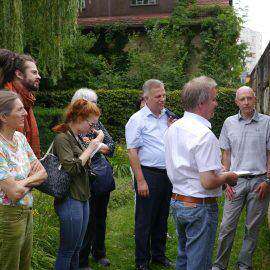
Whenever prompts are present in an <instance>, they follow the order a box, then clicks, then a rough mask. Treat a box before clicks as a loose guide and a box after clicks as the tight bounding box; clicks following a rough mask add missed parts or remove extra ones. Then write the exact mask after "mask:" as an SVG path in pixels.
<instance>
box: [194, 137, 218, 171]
mask: <svg viewBox="0 0 270 270" xmlns="http://www.w3.org/2000/svg"><path fill="white" fill-rule="evenodd" d="M195 160H196V164H197V166H198V170H199V172H207V171H212V170H215V171H220V170H221V168H222V165H221V152H220V147H219V143H218V139H217V138H216V137H215V135H214V134H213V133H210V132H209V133H207V134H206V135H205V136H204V137H203V138H202V139H201V140H200V142H199V143H198V145H197V146H196V149H195Z"/></svg>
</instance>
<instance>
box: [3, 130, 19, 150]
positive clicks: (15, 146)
mask: <svg viewBox="0 0 270 270" xmlns="http://www.w3.org/2000/svg"><path fill="white" fill-rule="evenodd" d="M0 137H1V138H2V139H4V141H5V142H7V143H8V144H9V145H10V146H12V147H13V148H17V146H18V142H17V141H16V142H14V141H13V140H8V139H7V138H6V137H5V136H4V135H3V134H2V133H1V132H0Z"/></svg>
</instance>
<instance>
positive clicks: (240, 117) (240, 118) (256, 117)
mask: <svg viewBox="0 0 270 270" xmlns="http://www.w3.org/2000/svg"><path fill="white" fill-rule="evenodd" d="M238 120H239V121H240V120H245V119H244V118H243V117H242V115H241V112H240V111H239V112H238ZM252 121H255V122H258V121H259V114H258V112H257V111H256V110H255V109H254V113H253V116H252V118H251V119H250V122H252Z"/></svg>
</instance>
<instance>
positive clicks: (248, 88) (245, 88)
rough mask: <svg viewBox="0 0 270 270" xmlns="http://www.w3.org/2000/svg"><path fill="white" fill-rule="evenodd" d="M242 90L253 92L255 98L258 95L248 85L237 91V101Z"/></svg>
mask: <svg viewBox="0 0 270 270" xmlns="http://www.w3.org/2000/svg"><path fill="white" fill-rule="evenodd" d="M241 90H247V91H251V92H252V93H253V94H254V97H256V94H255V92H254V90H253V89H252V88H251V87H249V86H247V85H244V86H241V87H239V88H238V89H237V90H236V93H235V98H236V99H237V97H238V93H239V92H240V91H241Z"/></svg>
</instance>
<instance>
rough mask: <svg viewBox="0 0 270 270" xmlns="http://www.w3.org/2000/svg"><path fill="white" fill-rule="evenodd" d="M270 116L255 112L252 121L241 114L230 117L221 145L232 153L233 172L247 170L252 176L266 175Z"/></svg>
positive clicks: (231, 168) (269, 140)
mask: <svg viewBox="0 0 270 270" xmlns="http://www.w3.org/2000/svg"><path fill="white" fill-rule="evenodd" d="M269 136H270V116H268V115H265V114H260V113H258V112H256V111H255V112H254V115H253V117H252V119H251V120H245V119H243V118H242V116H241V114H240V112H239V113H238V114H236V115H233V116H230V117H228V118H227V119H226V120H225V122H224V124H223V127H222V130H221V133H220V137H219V143H220V147H221V148H222V149H224V150H230V151H231V167H230V170H231V171H242V170H245V171H246V170H247V171H250V172H251V173H252V174H261V173H265V172H266V170H267V168H266V164H267V150H270V137H269Z"/></svg>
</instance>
